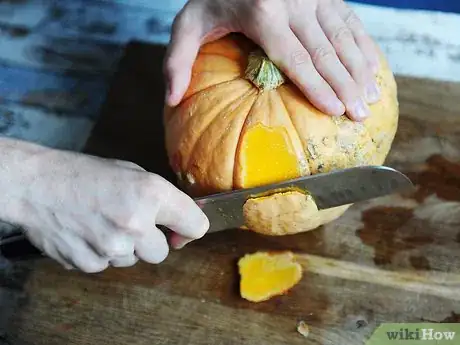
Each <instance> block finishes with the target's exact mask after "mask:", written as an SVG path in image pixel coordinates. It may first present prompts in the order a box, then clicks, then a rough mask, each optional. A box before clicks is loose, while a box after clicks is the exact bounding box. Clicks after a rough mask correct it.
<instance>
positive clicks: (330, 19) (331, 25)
mask: <svg viewBox="0 0 460 345" xmlns="http://www.w3.org/2000/svg"><path fill="white" fill-rule="evenodd" d="M318 20H319V23H320V25H321V28H322V29H323V30H324V33H325V34H326V36H327V38H328V39H329V41H330V42H331V44H332V46H333V47H334V49H335V50H336V51H341V52H342V53H341V55H342V56H343V54H344V53H343V51H345V50H346V47H347V46H348V45H351V44H355V43H354V39H353V37H352V35H351V32H350V30H349V29H348V28H347V27H346V26H345V23H344V22H343V21H342V20H341V18H340V17H339V16H338V14H337V13H336V12H335V11H327V13H326V14H325V13H324V12H323V11H319V12H318ZM348 84H349V83H348ZM344 87H345V86H344V85H343V84H342V86H341V87H340V93H341V94H344V93H345V92H347V91H345V90H344ZM337 89H339V86H337ZM360 91H361V90H360V89H359V88H358V86H357V85H355V86H354V87H353V88H352V89H351V90H349V91H348V92H347V93H348V94H347V95H346V96H344V97H346V100H345V107H346V110H347V114H348V115H349V117H350V118H352V119H353V120H363V119H365V118H366V117H367V116H369V114H370V110H369V107H368V106H367V104H366V103H365V102H364V95H362V96H361V92H360Z"/></svg>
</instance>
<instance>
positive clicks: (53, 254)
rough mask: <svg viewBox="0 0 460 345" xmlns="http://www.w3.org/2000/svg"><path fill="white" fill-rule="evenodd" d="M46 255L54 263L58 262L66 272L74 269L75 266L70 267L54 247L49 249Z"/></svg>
mask: <svg viewBox="0 0 460 345" xmlns="http://www.w3.org/2000/svg"><path fill="white" fill-rule="evenodd" d="M46 254H47V256H49V257H50V258H51V259H53V260H55V261H56V262H58V263H59V264H60V265H61V266H63V267H64V268H65V269H66V270H74V269H75V266H74V265H72V264H71V263H70V262H69V261H67V260H66V258H65V257H64V256H63V255H62V254H61V252H60V251H59V250H57V249H56V247H54V246H51V247H49V248H48V249H47V251H46Z"/></svg>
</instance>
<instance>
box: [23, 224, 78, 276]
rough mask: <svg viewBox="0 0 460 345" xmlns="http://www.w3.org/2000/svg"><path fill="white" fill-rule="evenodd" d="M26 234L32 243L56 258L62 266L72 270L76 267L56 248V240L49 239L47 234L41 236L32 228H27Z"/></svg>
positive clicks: (44, 252)
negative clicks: (31, 229)
mask: <svg viewBox="0 0 460 345" xmlns="http://www.w3.org/2000/svg"><path fill="white" fill-rule="evenodd" d="M24 234H25V235H26V237H27V238H28V239H29V241H30V243H31V244H32V245H34V246H35V247H36V248H37V249H39V250H40V251H41V252H42V253H43V254H45V255H46V256H47V257H49V258H51V259H53V260H55V261H56V262H57V263H59V264H60V265H61V266H63V267H64V268H65V269H67V270H72V269H74V268H75V267H74V266H73V265H72V264H71V263H70V262H69V261H68V260H66V258H65V257H64V256H62V255H61V253H60V252H59V250H58V249H57V248H56V245H55V243H54V242H55V241H53V239H52V238H51V239H49V238H48V237H47V236H41V235H40V234H37V233H35V232H33V231H30V229H28V228H26V229H25V232H24Z"/></svg>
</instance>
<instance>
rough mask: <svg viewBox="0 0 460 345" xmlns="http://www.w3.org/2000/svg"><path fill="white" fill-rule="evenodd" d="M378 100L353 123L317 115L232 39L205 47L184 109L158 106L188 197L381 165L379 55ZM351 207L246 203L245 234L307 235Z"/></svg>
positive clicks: (271, 67)
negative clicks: (365, 114) (367, 115)
mask: <svg viewBox="0 0 460 345" xmlns="http://www.w3.org/2000/svg"><path fill="white" fill-rule="evenodd" d="M376 78H377V82H378V85H379V86H380V89H381V100H380V101H379V102H378V103H375V104H373V105H371V106H370V109H371V116H370V117H369V118H368V119H366V120H365V121H364V122H354V121H351V120H349V119H348V118H347V117H346V116H341V117H331V116H328V115H326V114H323V113H322V112H320V111H319V110H318V109H316V108H315V107H314V106H313V105H312V104H311V103H310V102H309V101H308V100H307V98H306V97H305V96H304V95H303V94H301V92H300V91H299V89H298V88H297V87H296V86H295V85H294V84H293V83H292V82H291V81H290V80H288V79H287V78H286V77H285V76H284V75H283V73H281V72H280V71H279V70H278V68H277V67H276V66H275V64H274V63H273V62H271V61H270V60H269V59H268V58H267V56H266V55H265V54H264V53H263V51H261V50H260V48H259V47H257V46H256V45H255V44H254V43H253V42H252V41H250V40H249V39H247V38H246V37H244V36H242V35H239V34H230V35H228V36H226V37H224V38H221V39H219V40H217V41H214V42H211V43H207V44H205V45H203V46H202V47H201V49H200V52H199V54H198V56H197V59H196V61H195V63H194V66H193V71H192V78H191V82H190V85H189V88H188V90H187V92H186V94H185V96H184V99H183V100H182V102H181V103H180V104H179V105H177V106H176V107H174V108H170V107H166V108H165V112H164V118H163V120H164V128H165V137H166V149H167V154H168V157H169V159H170V164H171V167H172V169H173V170H174V172H175V173H176V174H177V176H178V179H179V182H180V184H181V186H182V188H183V189H184V190H185V191H187V192H188V193H189V194H190V195H192V196H201V195H208V194H211V193H217V192H222V191H229V190H235V189H240V188H248V187H255V186H260V185H265V184H269V183H274V182H279V181H283V180H286V179H291V178H296V177H299V176H303V175H310V174H317V173H323V172H329V171H332V170H335V169H343V168H348V167H354V166H359V165H368V164H383V162H384V160H385V158H386V156H387V154H388V152H389V150H390V148H391V144H392V142H393V139H394V136H395V133H396V129H397V125H398V115H399V111H398V100H397V87H396V83H395V79H394V76H393V74H392V71H391V70H390V68H389V65H388V63H387V61H386V59H385V57H384V56H383V54H382V53H381V68H380V71H379V72H378V75H377V77H376ZM349 206H350V205H345V206H341V207H336V208H332V209H327V210H318V209H317V207H316V204H315V202H314V200H313V198H311V196H309V195H308V193H306V194H305V193H301V192H299V191H284V192H280V193H276V194H273V195H269V196H264V197H263V198H257V199H251V200H249V201H248V202H246V204H245V206H244V214H245V219H246V227H247V228H248V229H250V230H252V231H255V232H258V233H262V234H266V235H286V234H294V233H299V232H303V231H308V230H312V229H314V228H317V227H318V226H320V225H323V224H325V223H328V222H331V221H333V220H335V219H336V218H338V217H340V216H341V215H342V214H343V213H344V212H345V211H346V209H347V208H348V207H349Z"/></svg>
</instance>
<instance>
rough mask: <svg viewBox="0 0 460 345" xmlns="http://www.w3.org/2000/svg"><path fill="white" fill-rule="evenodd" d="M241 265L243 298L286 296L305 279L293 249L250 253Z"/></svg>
mask: <svg viewBox="0 0 460 345" xmlns="http://www.w3.org/2000/svg"><path fill="white" fill-rule="evenodd" d="M238 268H239V273H240V276H241V281H240V294H241V297H243V298H244V299H246V300H248V301H251V302H262V301H266V300H268V299H270V298H272V297H274V296H278V295H283V294H285V293H286V292H287V291H288V290H290V289H291V288H292V287H293V286H294V285H296V284H297V283H298V282H299V281H300V280H301V278H302V267H301V266H300V264H299V263H297V262H296V261H295V257H294V255H293V254H292V253H291V252H282V253H266V252H257V253H254V254H247V255H245V256H244V257H242V258H241V259H240V260H239V261H238Z"/></svg>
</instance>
